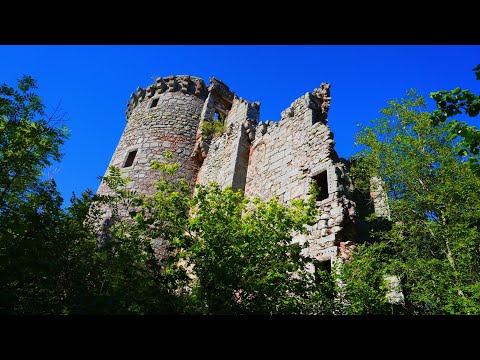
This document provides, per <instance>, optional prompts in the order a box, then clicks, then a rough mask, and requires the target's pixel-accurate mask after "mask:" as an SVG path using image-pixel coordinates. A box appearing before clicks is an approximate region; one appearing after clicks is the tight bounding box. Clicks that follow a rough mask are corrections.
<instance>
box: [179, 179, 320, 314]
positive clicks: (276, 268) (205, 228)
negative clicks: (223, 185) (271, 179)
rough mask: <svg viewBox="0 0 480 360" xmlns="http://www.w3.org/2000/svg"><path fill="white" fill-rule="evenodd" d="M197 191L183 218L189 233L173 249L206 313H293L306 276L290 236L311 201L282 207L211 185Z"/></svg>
mask: <svg viewBox="0 0 480 360" xmlns="http://www.w3.org/2000/svg"><path fill="white" fill-rule="evenodd" d="M197 190H198V192H197V195H196V196H195V197H194V199H193V205H194V207H193V210H192V217H191V218H190V219H189V220H190V221H189V233H190V234H194V236H193V237H190V236H189V237H187V238H186V239H185V241H186V243H185V244H178V245H179V247H178V249H184V250H185V251H184V252H183V258H184V259H185V261H186V262H187V264H188V265H191V266H192V268H193V273H194V274H195V276H196V277H197V279H198V281H197V288H196V291H197V294H198V295H197V296H198V297H200V298H202V299H203V300H204V302H205V304H206V307H207V309H208V310H207V311H208V313H213V314H246V313H258V314H272V313H298V312H299V311H300V310H301V305H302V301H303V297H304V296H306V294H307V292H308V291H309V290H310V288H311V287H312V284H311V280H312V279H311V278H310V276H309V275H310V274H309V273H307V272H306V271H305V269H304V266H305V264H306V263H307V262H308V259H307V258H303V257H302V256H300V252H301V250H302V247H301V246H299V245H298V244H294V245H292V244H291V234H292V231H298V232H305V228H304V224H306V223H309V222H310V223H311V222H312V221H313V217H314V202H313V203H312V201H313V200H312V199H311V200H310V201H309V203H306V202H304V201H303V200H297V201H295V202H292V204H291V206H290V207H284V206H282V205H281V204H280V203H279V202H278V200H277V199H271V200H269V201H267V202H262V201H260V199H258V198H254V199H248V198H244V196H243V194H242V193H241V192H234V191H232V189H230V188H227V189H224V190H222V189H220V187H219V186H218V185H215V184H211V185H209V186H200V187H199V188H198V189H197ZM185 245H186V246H185ZM294 273H295V274H297V276H292V275H293V274H294Z"/></svg>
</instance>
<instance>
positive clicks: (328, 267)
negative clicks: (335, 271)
mask: <svg viewBox="0 0 480 360" xmlns="http://www.w3.org/2000/svg"><path fill="white" fill-rule="evenodd" d="M318 268H319V270H320V269H321V270H325V271H326V272H328V273H329V274H331V273H332V262H331V260H330V259H328V260H325V261H320V264H319V266H318Z"/></svg>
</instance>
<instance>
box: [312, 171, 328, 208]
mask: <svg viewBox="0 0 480 360" xmlns="http://www.w3.org/2000/svg"><path fill="white" fill-rule="evenodd" d="M313 180H315V182H316V183H317V185H318V187H319V188H320V192H319V193H318V195H317V201H322V200H325V199H326V198H328V180H327V171H326V170H325V171H323V172H321V173H320V174H318V175H316V176H313Z"/></svg>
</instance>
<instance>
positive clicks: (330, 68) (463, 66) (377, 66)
mask: <svg viewBox="0 0 480 360" xmlns="http://www.w3.org/2000/svg"><path fill="white" fill-rule="evenodd" d="M479 63H480V46H479V45H468V46H460V45H449V46H446V45H445V46H437V45H435V46H434V45H413V46H406V45H388V46H387V45H372V46H367V45H329V46H323V45H308V46H300V45H292V46H287V45H285V46H272V45H254V46H241V45H230V46H219V45H216V46H206V45H195V46H192V45H177V46H175V45H161V46H160V45H151V46H139V45H132V46H125V45H120V46H112V45H95V46H85V45H72V46H64V45H54V46H46V45H36V46H24V45H12V46H7V45H3V46H0V83H3V82H5V83H7V84H9V85H14V84H15V81H16V78H19V77H21V76H22V74H26V75H31V76H33V77H34V78H35V79H37V80H38V85H39V87H40V88H39V94H40V96H41V97H42V98H43V100H44V103H45V104H46V105H47V111H52V110H53V108H55V107H56V106H57V105H58V104H59V103H60V105H61V108H62V109H63V111H65V112H66V113H67V121H66V125H67V127H68V128H69V129H70V132H71V137H70V139H69V140H68V141H67V143H66V144H65V146H64V147H63V153H64V154H65V156H64V157H63V160H62V161H61V162H60V163H59V164H56V165H55V166H54V167H52V168H51V169H49V171H50V173H53V174H55V175H54V178H55V180H56V182H57V185H58V188H59V190H60V191H61V193H62V195H63V197H64V199H65V201H67V200H68V199H69V198H70V195H71V193H72V191H75V193H76V194H80V193H81V192H82V191H83V190H85V189H87V188H91V189H93V190H94V191H96V190H97V187H98V185H99V180H98V178H97V177H98V176H102V175H104V172H105V169H106V167H107V165H108V163H109V162H110V158H111V156H112V154H113V152H114V150H115V147H116V145H117V142H118V140H119V139H120V136H121V134H122V132H123V129H124V127H125V124H126V123H125V110H126V103H127V101H128V100H129V96H130V94H131V93H132V92H134V91H135V89H136V88H137V86H142V87H146V86H148V85H150V84H152V83H153V82H154V79H155V78H156V77H158V76H162V77H165V76H169V75H185V74H188V75H194V76H198V77H201V78H203V79H204V80H206V81H208V78H210V77H216V78H219V79H220V80H222V81H224V82H225V83H226V84H227V85H228V86H229V87H230V89H231V90H232V91H234V92H235V93H236V94H237V95H238V96H241V97H243V98H245V99H247V100H249V101H257V100H258V101H260V102H261V110H260V120H263V121H265V120H273V121H277V120H279V119H280V113H281V111H283V110H284V109H286V108H287V107H288V106H289V105H290V104H291V103H292V102H293V101H294V100H295V99H297V98H298V97H299V96H302V95H303V94H305V93H306V92H308V91H312V90H313V89H314V88H316V87H318V86H319V85H320V84H321V83H322V82H329V83H331V85H332V87H331V96H332V100H331V107H330V112H329V125H330V127H331V128H332V130H333V131H334V133H335V141H336V145H335V148H336V150H337V152H338V153H339V155H340V156H343V157H346V158H348V157H349V156H350V155H352V154H353V153H354V152H355V151H356V149H355V148H354V146H353V143H354V135H355V133H356V131H357V127H356V123H358V122H361V123H365V124H366V123H368V121H369V120H371V119H374V118H376V117H378V116H379V113H378V111H379V110H380V109H381V108H382V107H384V106H385V105H386V103H387V101H388V100H391V99H395V98H400V97H403V96H404V95H405V92H406V91H407V90H409V89H411V88H416V89H418V91H419V92H420V93H421V94H423V95H424V96H425V97H427V98H428V94H429V93H430V92H431V91H437V90H441V89H448V90H450V89H453V88H455V87H457V86H460V87H462V88H466V89H470V90H472V91H473V92H475V93H480V81H476V80H475V75H474V73H473V72H472V71H471V70H472V69H473V68H474V67H475V66H476V65H477V64H479ZM428 101H429V105H430V107H432V108H433V101H432V100H431V99H429V100H428ZM472 123H475V121H474V122H472ZM476 123H477V125H478V121H476Z"/></svg>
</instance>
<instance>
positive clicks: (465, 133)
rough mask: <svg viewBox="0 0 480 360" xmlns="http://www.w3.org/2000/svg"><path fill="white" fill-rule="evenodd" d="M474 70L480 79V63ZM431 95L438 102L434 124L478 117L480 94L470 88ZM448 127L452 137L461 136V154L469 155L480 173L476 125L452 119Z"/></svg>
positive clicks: (470, 161) (479, 136) (432, 117)
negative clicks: (463, 117) (465, 117)
mask: <svg viewBox="0 0 480 360" xmlns="http://www.w3.org/2000/svg"><path fill="white" fill-rule="evenodd" d="M473 71H474V72H475V74H476V76H477V80H480V64H479V65H477V66H476V67H475V68H474V69H473ZM430 97H431V98H432V99H433V100H435V102H436V103H437V107H438V109H437V110H435V111H434V112H433V114H432V116H431V120H432V123H433V125H435V126H436V125H438V124H440V123H444V122H446V121H447V120H448V119H449V118H451V117H453V116H455V115H460V114H463V113H465V114H467V115H468V116H470V117H476V116H477V115H478V113H479V112H480V96H479V95H476V94H473V93H471V92H470V90H462V89H461V88H460V87H457V88H455V89H454V90H450V91H447V90H441V91H435V92H432V93H430ZM447 129H448V131H449V134H450V139H455V138H456V137H457V136H460V137H461V138H462V139H461V141H460V143H459V151H458V153H459V155H462V156H467V155H468V161H469V163H470V166H471V167H472V169H473V171H474V172H475V173H476V174H477V175H480V155H479V153H480V131H479V130H478V129H477V128H476V127H475V126H469V125H467V123H465V122H464V121H458V120H455V119H451V120H450V121H449V122H448V125H447Z"/></svg>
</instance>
